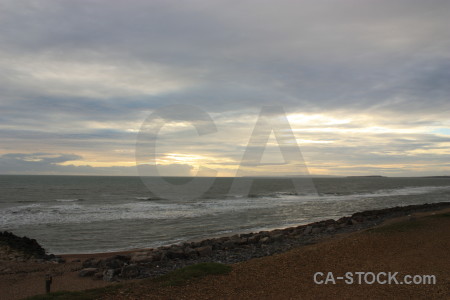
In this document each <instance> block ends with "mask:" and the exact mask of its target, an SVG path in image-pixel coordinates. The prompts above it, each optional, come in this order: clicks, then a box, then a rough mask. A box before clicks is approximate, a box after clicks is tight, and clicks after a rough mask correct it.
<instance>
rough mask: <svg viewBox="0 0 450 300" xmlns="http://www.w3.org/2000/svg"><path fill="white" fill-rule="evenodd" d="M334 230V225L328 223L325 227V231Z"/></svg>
mask: <svg viewBox="0 0 450 300" xmlns="http://www.w3.org/2000/svg"><path fill="white" fill-rule="evenodd" d="M335 230H336V228H334V225H330V226H328V227H327V229H326V230H325V231H326V232H333V231H335Z"/></svg>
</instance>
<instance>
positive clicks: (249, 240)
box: [247, 235, 259, 244]
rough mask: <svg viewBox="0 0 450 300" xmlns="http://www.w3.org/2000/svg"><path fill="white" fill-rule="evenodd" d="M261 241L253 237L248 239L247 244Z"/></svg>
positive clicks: (255, 236)
mask: <svg viewBox="0 0 450 300" xmlns="http://www.w3.org/2000/svg"><path fill="white" fill-rule="evenodd" d="M258 241H259V237H258V236H257V235H252V236H251V237H249V238H248V239H247V243H249V244H256V243H257V242H258Z"/></svg>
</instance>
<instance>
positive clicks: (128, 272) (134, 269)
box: [120, 265, 140, 279]
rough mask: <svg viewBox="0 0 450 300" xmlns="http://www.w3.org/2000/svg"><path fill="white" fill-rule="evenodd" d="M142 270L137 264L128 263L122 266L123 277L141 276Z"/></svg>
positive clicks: (121, 274)
mask: <svg viewBox="0 0 450 300" xmlns="http://www.w3.org/2000/svg"><path fill="white" fill-rule="evenodd" d="M139 273H140V270H139V267H138V266H137V265H128V266H125V267H123V268H122V271H121V272H120V276H121V277H123V278H127V279H129V278H136V277H138V276H139Z"/></svg>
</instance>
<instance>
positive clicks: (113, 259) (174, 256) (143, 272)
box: [61, 202, 450, 282]
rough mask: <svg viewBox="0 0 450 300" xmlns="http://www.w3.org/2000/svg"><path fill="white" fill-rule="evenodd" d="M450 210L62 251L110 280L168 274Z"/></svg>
mask: <svg viewBox="0 0 450 300" xmlns="http://www.w3.org/2000/svg"><path fill="white" fill-rule="evenodd" d="M445 208H450V202H439V203H432V204H420V205H409V206H400V207H398V206H397V207H392V208H385V209H380V210H369V211H362V212H357V213H354V214H352V215H351V216H346V217H342V218H340V219H338V220H333V219H329V220H322V221H318V222H314V223H309V224H304V225H299V226H294V227H288V228H283V229H275V230H270V231H259V232H252V233H243V234H235V235H232V236H223V237H214V238H207V239H202V240H198V241H189V242H184V243H178V244H172V245H168V246H162V247H158V248H148V249H135V250H127V251H118V252H106V253H94V254H68V255H62V256H61V257H62V258H64V259H66V260H67V259H73V258H74V257H77V258H78V259H84V261H83V263H82V269H81V270H80V275H82V276H86V277H91V276H92V277H93V278H96V279H103V280H104V281H108V282H115V281H122V280H129V279H141V278H148V277H155V276H160V275H164V274H166V273H168V272H170V271H173V270H175V269H178V268H181V267H185V266H188V265H192V264H196V263H201V262H218V263H224V264H233V263H238V262H243V261H248V260H250V259H253V258H260V257H264V256H271V255H274V254H277V253H282V252H286V251H288V250H290V249H292V248H295V247H300V246H305V245H310V244H315V243H318V242H320V241H322V240H325V239H327V238H330V237H333V236H336V235H339V234H343V233H344V234H345V233H351V232H355V231H360V230H363V229H368V228H372V227H375V226H377V225H379V224H381V223H383V222H384V221H386V220H389V219H393V218H397V217H402V216H407V215H411V214H414V213H420V212H427V211H437V210H442V209H445Z"/></svg>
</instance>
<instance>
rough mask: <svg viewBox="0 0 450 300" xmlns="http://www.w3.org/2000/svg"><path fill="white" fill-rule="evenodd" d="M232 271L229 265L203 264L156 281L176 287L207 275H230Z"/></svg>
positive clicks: (189, 267)
mask: <svg viewBox="0 0 450 300" xmlns="http://www.w3.org/2000/svg"><path fill="white" fill-rule="evenodd" d="M230 271H231V267H230V266H228V265H224V264H219V263H201V264H196V265H192V266H188V267H185V268H182V269H179V270H175V271H173V272H171V273H168V274H166V275H163V276H161V277H158V278H156V279H155V280H156V281H157V282H160V283H162V284H163V285H168V286H174V285H182V284H184V283H186V282H187V281H188V280H191V279H194V278H202V277H205V276H207V275H220V274H228V273H229V272H230Z"/></svg>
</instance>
